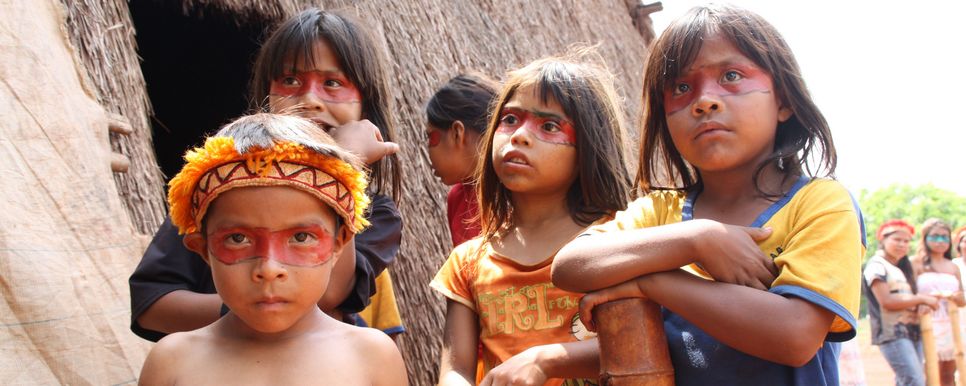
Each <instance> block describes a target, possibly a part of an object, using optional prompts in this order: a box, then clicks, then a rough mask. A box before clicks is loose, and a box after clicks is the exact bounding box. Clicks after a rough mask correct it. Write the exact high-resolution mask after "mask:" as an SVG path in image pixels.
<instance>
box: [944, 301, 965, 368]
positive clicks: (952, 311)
mask: <svg viewBox="0 0 966 386" xmlns="http://www.w3.org/2000/svg"><path fill="white" fill-rule="evenodd" d="M946 303H947V304H948V308H946V312H948V313H949V324H950V325H951V326H950V327H952V329H953V343H954V344H955V347H956V372H958V373H959V385H960V386H966V358H964V357H963V330H962V327H961V326H960V324H959V305H957V304H956V303H955V302H953V299H949V301H948V302H946Z"/></svg>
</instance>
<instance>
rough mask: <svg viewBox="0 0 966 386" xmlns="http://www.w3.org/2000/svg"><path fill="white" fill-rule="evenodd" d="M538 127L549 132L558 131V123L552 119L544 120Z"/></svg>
mask: <svg viewBox="0 0 966 386" xmlns="http://www.w3.org/2000/svg"><path fill="white" fill-rule="evenodd" d="M540 129H541V130H543V131H546V132H550V133H556V132H558V131H560V124H559V123H557V122H554V121H546V122H544V123H543V124H541V125H540Z"/></svg>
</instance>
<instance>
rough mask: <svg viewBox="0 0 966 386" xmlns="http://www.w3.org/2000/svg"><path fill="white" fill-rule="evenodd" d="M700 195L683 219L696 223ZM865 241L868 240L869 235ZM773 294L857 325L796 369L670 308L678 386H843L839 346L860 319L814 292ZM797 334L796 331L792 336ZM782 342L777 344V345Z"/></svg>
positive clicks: (777, 206) (784, 289) (765, 216)
mask: <svg viewBox="0 0 966 386" xmlns="http://www.w3.org/2000/svg"><path fill="white" fill-rule="evenodd" d="M809 181H810V179H809V178H807V177H804V176H803V177H801V178H799V179H798V181H796V182H795V184H794V186H792V188H791V190H790V191H789V192H788V193H787V194H786V195H785V196H784V197H782V198H781V199H779V200H778V201H776V202H775V203H773V204H772V205H770V206H769V207H768V208H767V209H765V210H764V211H763V212H762V213H761V214H760V215H759V216H758V217H757V218H756V219H755V221H754V223H752V224H751V225H750V226H753V227H760V226H763V225H764V224H765V223H767V222H768V220H770V219H771V218H772V217H773V216H774V215H775V213H777V212H778V211H779V210H781V209H782V208H783V207H784V206H785V205H786V204H788V202H789V201H790V200H791V199H792V197H794V196H795V193H797V192H798V191H799V190H800V189H801V188H802V187H804V186H805V185H806V184H808V182H809ZM698 193H700V192H697V191H693V192H690V193H689V194H688V195H687V198H686V199H685V203H684V207H683V208H682V213H681V217H682V218H681V220H682V221H689V220H691V219H693V218H694V201H695V199H696V198H697V196H698ZM863 237H864V235H863ZM769 292H772V293H775V294H778V295H782V296H795V297H798V298H802V299H804V300H806V301H809V302H811V303H814V304H816V305H818V306H820V307H822V308H825V309H827V310H829V311H831V312H833V313H834V314H836V315H838V316H840V317H842V319H844V320H845V321H846V322H848V323H849V324H850V325H852V327H853V329H852V330H851V331H849V332H848V333H840V334H831V333H830V334H829V335H828V336H827V337H826V341H825V343H824V344H823V345H822V347H821V348H820V349H819V350H818V352H817V353H816V354H815V357H813V358H812V359H811V360H810V361H809V362H808V363H806V364H805V365H804V366H802V367H797V368H796V367H791V366H786V365H783V364H780V363H775V362H771V361H767V360H764V359H761V358H758V357H754V356H751V355H748V354H745V353H743V352H740V351H738V350H735V349H733V348H731V347H728V346H726V345H724V344H723V343H721V342H719V341H718V340H717V339H715V338H713V337H711V336H710V335H708V334H707V333H705V332H704V331H702V330H701V329H700V328H698V327H697V326H695V325H693V324H691V323H690V322H688V321H687V320H685V319H684V318H683V317H681V316H680V315H677V314H675V313H673V312H670V311H669V310H667V309H664V311H663V312H664V332H665V334H666V335H667V338H668V349H669V350H670V353H671V362H672V364H673V365H674V381H675V385H677V386H688V385H695V386H697V385H750V386H753V385H762V386H766V385H767V386H774V385H796V386H798V385H800V386H823V385H838V384H839V373H838V354H839V351H840V348H839V343H837V342H841V341H845V340H848V339H851V338H852V337H854V336H855V325H856V323H855V318H854V317H853V316H852V314H851V313H850V312H848V310H846V309H845V307H842V305H840V304H838V303H835V302H834V301H832V300H831V299H829V298H827V297H825V296H822V295H821V294H818V293H816V292H814V291H811V290H808V289H805V288H801V287H796V286H788V285H785V286H778V287H775V288H772V289H770V290H769ZM789 333H790V334H794V333H795V332H794V331H789ZM776 343H777V342H776Z"/></svg>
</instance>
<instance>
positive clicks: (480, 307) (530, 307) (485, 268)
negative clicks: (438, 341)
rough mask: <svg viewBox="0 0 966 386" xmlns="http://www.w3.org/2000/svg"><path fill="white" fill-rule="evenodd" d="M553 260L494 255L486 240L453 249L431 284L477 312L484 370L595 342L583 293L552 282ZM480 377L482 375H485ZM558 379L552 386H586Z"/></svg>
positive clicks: (574, 380) (578, 381)
mask: <svg viewBox="0 0 966 386" xmlns="http://www.w3.org/2000/svg"><path fill="white" fill-rule="evenodd" d="M552 262H553V256H550V257H548V258H547V259H545V260H544V261H543V262H542V263H540V264H537V265H535V266H523V265H520V264H517V263H515V262H514V261H512V260H510V259H509V258H507V257H505V256H501V255H499V254H497V253H496V252H495V251H493V250H492V249H491V248H490V246H489V244H484V243H483V242H482V239H481V238H479V237H478V238H475V239H473V240H470V241H467V242H465V243H463V244H461V245H460V246H458V247H456V249H454V250H453V253H452V254H450V256H449V259H447V260H446V263H444V264H443V267H442V268H440V270H439V272H438V273H437V274H436V277H435V278H434V279H433V281H432V282H431V283H430V286H431V287H432V288H433V289H435V290H437V291H439V292H441V293H442V294H443V295H444V296H446V297H447V298H449V299H452V300H453V301H456V302H459V303H462V304H464V305H466V306H467V307H469V308H470V309H472V310H474V311H476V313H477V315H478V317H479V319H478V321H479V325H480V342H481V343H482V346H483V356H482V358H483V370H484V372H489V371H490V370H491V369H493V368H494V367H496V366H497V365H499V364H500V363H503V362H504V361H506V360H507V359H509V358H510V357H512V356H513V355H516V354H518V353H520V352H522V351H524V350H526V349H528V348H530V347H533V346H539V345H543V344H551V343H567V342H576V341H578V340H585V339H588V338H592V337H593V335H592V334H589V333H587V332H586V329H584V328H583V325H582V324H580V320H579V318H578V316H577V308H578V305H579V302H580V297H581V294H578V293H573V292H568V291H564V290H562V289H559V288H557V287H555V286H554V285H553V283H551V282H550V265H551V263H552ZM479 374H480V373H478V375H479ZM583 384H596V383H586V381H585V380H577V379H571V380H562V379H554V380H551V381H550V382H548V383H546V385H583Z"/></svg>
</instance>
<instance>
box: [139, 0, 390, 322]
mask: <svg viewBox="0 0 966 386" xmlns="http://www.w3.org/2000/svg"><path fill="white" fill-rule="evenodd" d="M381 58H382V57H381V56H380V55H378V50H377V48H376V46H375V43H374V42H373V40H372V38H371V37H370V36H368V35H367V34H366V33H365V28H364V27H363V26H361V25H360V24H359V23H358V22H356V21H353V20H352V19H350V18H348V17H346V16H342V15H339V14H335V13H330V12H326V11H322V10H320V9H318V8H311V9H308V10H306V11H303V12H302V13H300V14H298V15H297V16H295V17H293V18H291V19H288V20H286V21H285V22H283V23H282V24H281V25H280V26H279V27H278V28H277V29H276V30H275V31H274V32H273V33H272V34H271V36H270V37H269V38H268V39H267V40H266V41H265V43H264V44H263V45H262V47H261V49H260V51H259V53H258V56H257V57H256V60H255V66H254V69H253V79H252V86H251V92H252V101H253V103H254V104H255V106H254V107H255V108H262V106H263V105H264V104H265V103H266V102H267V104H268V105H269V108H270V110H271V111H274V112H280V111H283V110H284V111H287V112H291V113H294V114H296V115H300V116H303V117H306V118H309V119H312V120H313V121H314V122H316V124H319V125H321V126H324V127H325V128H326V129H327V130H329V132H330V134H331V135H332V136H333V137H335V139H336V141H337V142H338V143H339V144H340V145H341V146H342V147H343V148H345V149H347V150H350V151H351V152H353V153H356V154H357V155H360V156H361V158H362V159H363V161H364V162H365V163H366V164H367V165H368V166H369V168H370V169H371V170H372V178H373V180H374V184H373V185H375V188H374V189H372V188H370V193H371V198H372V205H371V206H370V209H369V210H370V212H369V213H368V216H367V217H368V219H369V221H370V222H371V223H372V226H370V227H369V228H367V229H366V230H365V231H363V232H361V233H359V234H358V235H357V236H356V237H355V241H354V243H350V246H351V245H354V246H355V247H354V248H345V249H344V251H343V253H344V254H345V255H344V256H342V257H341V258H340V259H339V260H338V263H337V265H336V267H335V268H334V269H333V275H332V280H331V282H330V284H329V288H328V290H327V291H326V293H325V296H324V297H323V298H322V299H321V300H320V301H319V306H320V307H321V308H322V309H323V310H324V311H326V312H329V313H330V314H332V315H334V316H336V317H337V318H342V316H341V315H344V314H347V313H353V312H359V311H360V310H362V309H363V308H364V307H365V306H366V305H367V304H368V302H369V298H370V296H371V295H372V294H373V292H374V286H375V279H376V276H377V275H378V274H379V273H380V272H382V271H383V269H384V268H385V267H386V266H387V265H388V264H389V263H390V262H391V261H392V260H393V259H395V256H396V253H397V252H398V250H399V245H400V239H401V230H402V221H401V219H400V216H399V211H398V210H397V209H396V205H395V203H394V202H393V200H392V199H391V198H389V197H387V196H386V195H385V192H386V191H387V190H388V188H389V186H390V185H391V186H392V187H393V192H394V193H396V194H398V193H399V192H400V190H399V189H398V188H399V172H400V170H401V169H400V168H399V167H398V161H397V160H396V158H395V156H393V155H391V154H392V153H394V152H395V151H396V150H397V149H398V146H397V145H396V144H394V143H391V142H388V141H391V140H392V136H393V127H392V121H391V120H390V119H389V115H388V114H389V111H391V110H390V108H389V105H388V103H389V100H390V98H389V95H388V91H387V88H386V87H387V81H386V77H385V73H384V70H383V68H382V60H381ZM383 140H385V141H386V142H383ZM356 255H358V256H356ZM130 287H131V311H132V312H131V330H132V331H134V332H135V333H136V334H138V335H139V336H141V337H143V338H145V339H149V340H154V341H156V340H158V339H160V338H161V337H163V336H164V335H165V334H166V333H170V332H176V331H190V330H193V329H197V328H201V327H204V326H206V325H208V324H210V323H212V322H214V321H215V320H217V319H218V317H219V315H220V314H224V313H225V312H227V308H226V307H224V306H223V304H222V302H221V299H220V298H219V297H218V295H217V294H215V286H214V284H213V282H212V280H211V273H210V269H209V267H208V266H207V265H205V264H204V263H203V262H202V261H201V260H200V259H199V258H198V256H197V255H195V254H193V253H192V252H191V251H189V250H187V249H186V248H185V247H184V246H183V245H182V242H181V237H180V236H178V233H177V230H176V229H175V228H174V227H173V226H172V224H171V222H170V221H167V220H166V221H165V222H164V223H163V224H162V225H161V228H160V229H159V230H158V233H157V234H156V235H155V238H154V240H153V241H152V242H151V245H150V246H149V247H148V249H147V251H145V253H144V257H143V258H142V260H141V263H140V264H139V265H138V267H137V269H136V270H135V271H134V273H133V274H132V275H131V278H130ZM393 309H394V308H393ZM219 311H220V313H219ZM395 319H397V320H398V316H396V318H395ZM398 328H401V326H398ZM398 328H397V330H398Z"/></svg>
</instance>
